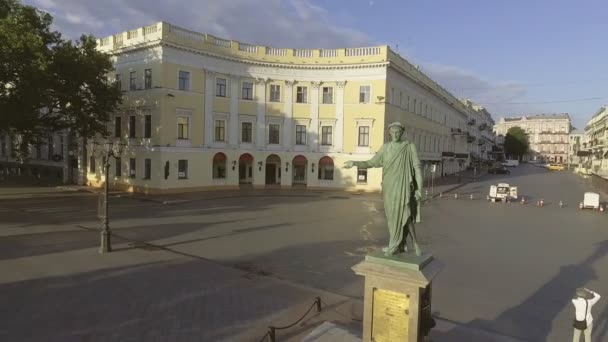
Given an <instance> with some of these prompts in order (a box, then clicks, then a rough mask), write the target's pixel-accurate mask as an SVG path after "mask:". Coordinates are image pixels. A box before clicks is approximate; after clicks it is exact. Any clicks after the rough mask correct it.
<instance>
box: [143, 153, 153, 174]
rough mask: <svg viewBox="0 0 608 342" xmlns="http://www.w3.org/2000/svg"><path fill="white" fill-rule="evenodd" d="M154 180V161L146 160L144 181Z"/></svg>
mask: <svg viewBox="0 0 608 342" xmlns="http://www.w3.org/2000/svg"><path fill="white" fill-rule="evenodd" d="M150 178H152V159H148V158H146V159H144V179H150Z"/></svg>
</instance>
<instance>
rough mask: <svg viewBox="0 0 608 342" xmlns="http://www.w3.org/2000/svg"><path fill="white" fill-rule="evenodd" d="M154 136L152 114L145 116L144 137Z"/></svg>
mask: <svg viewBox="0 0 608 342" xmlns="http://www.w3.org/2000/svg"><path fill="white" fill-rule="evenodd" d="M151 137H152V115H146V116H144V138H151Z"/></svg>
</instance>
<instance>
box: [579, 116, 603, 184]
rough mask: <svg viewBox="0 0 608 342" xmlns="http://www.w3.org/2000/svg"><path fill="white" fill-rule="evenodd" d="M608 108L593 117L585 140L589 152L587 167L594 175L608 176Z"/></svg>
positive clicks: (588, 123) (584, 144) (586, 127)
mask: <svg viewBox="0 0 608 342" xmlns="http://www.w3.org/2000/svg"><path fill="white" fill-rule="evenodd" d="M607 130H608V107H607V106H603V107H601V108H600V109H599V110H598V111H597V112H596V113H595V114H594V115H593V116H592V117H591V120H589V122H587V126H585V134H584V138H583V140H584V141H583V146H584V148H585V149H586V151H587V152H588V154H589V156H588V158H587V163H586V165H585V166H586V167H587V168H588V169H590V171H591V172H592V173H595V174H598V175H600V176H604V177H605V176H608V131H607Z"/></svg>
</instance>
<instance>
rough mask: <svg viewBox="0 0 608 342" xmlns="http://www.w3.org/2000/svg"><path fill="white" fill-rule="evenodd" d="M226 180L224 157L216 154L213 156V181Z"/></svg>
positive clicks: (220, 153)
mask: <svg viewBox="0 0 608 342" xmlns="http://www.w3.org/2000/svg"><path fill="white" fill-rule="evenodd" d="M225 178H226V155H225V154H223V153H222V152H218V153H216V154H215V155H214V156H213V179H225Z"/></svg>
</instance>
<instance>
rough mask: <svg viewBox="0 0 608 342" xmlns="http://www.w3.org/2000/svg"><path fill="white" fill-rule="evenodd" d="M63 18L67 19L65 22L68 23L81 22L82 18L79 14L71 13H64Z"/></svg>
mask: <svg viewBox="0 0 608 342" xmlns="http://www.w3.org/2000/svg"><path fill="white" fill-rule="evenodd" d="M65 20H67V22H68V23H70V24H76V25H78V24H82V19H81V18H80V17H79V16H77V15H75V14H72V13H68V14H66V15H65Z"/></svg>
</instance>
